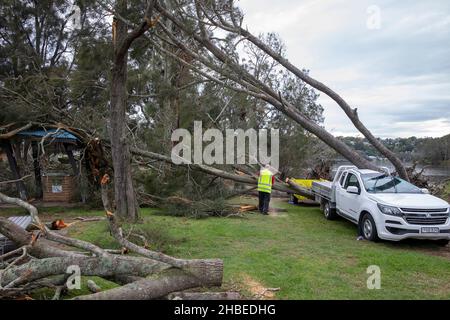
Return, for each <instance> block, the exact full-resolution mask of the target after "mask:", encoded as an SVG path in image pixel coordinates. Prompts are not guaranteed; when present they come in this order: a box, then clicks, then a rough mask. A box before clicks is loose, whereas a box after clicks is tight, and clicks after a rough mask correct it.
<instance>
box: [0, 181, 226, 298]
mask: <svg viewBox="0 0 450 320" xmlns="http://www.w3.org/2000/svg"><path fill="white" fill-rule="evenodd" d="M102 182H103V184H102V186H103V190H105V189H106V185H107V180H106V178H105V177H104V178H103V179H102ZM0 200H2V201H3V202H5V203H10V204H16V205H19V206H21V207H23V208H25V209H26V210H28V212H29V213H30V215H31V216H32V217H33V221H34V224H35V225H36V227H37V230H36V231H34V232H27V231H25V230H23V229H21V228H20V227H18V226H17V225H15V224H14V223H12V222H10V221H8V220H7V219H5V218H1V217H0V233H2V234H3V235H5V236H6V237H8V238H9V239H11V240H13V241H14V242H15V243H16V244H17V245H18V246H19V249H18V250H16V252H13V253H9V254H5V255H3V256H0V263H1V264H0V298H12V297H18V296H23V295H25V294H27V293H29V292H31V291H32V290H35V289H36V288H41V287H54V286H55V285H56V284H55V282H51V281H50V282H49V281H44V280H48V279H49V278H50V277H54V276H64V275H66V274H67V270H68V268H69V267H70V266H74V265H75V266H77V267H78V268H79V270H80V273H81V275H83V276H94V275H95V276H99V277H103V278H106V279H116V278H118V279H122V283H125V284H124V285H123V286H121V287H118V288H115V289H110V290H106V291H102V292H96V293H93V294H90V295H87V296H83V297H80V299H156V298H162V297H164V296H167V295H168V294H169V293H171V292H178V291H182V290H185V289H189V288H195V287H214V286H220V285H221V284H222V276H223V262H222V260H220V259H179V258H174V257H171V256H168V255H164V254H162V253H159V252H155V251H151V250H148V249H146V248H142V247H139V246H138V245H136V244H134V243H132V242H131V241H129V240H127V239H126V238H125V237H124V236H123V233H122V230H121V227H120V226H119V225H118V224H117V222H116V220H115V216H114V214H113V213H112V212H111V211H109V210H107V218H108V221H109V225H110V227H111V234H112V235H113V236H114V237H115V238H116V239H117V240H118V242H119V243H120V244H121V245H123V246H124V247H126V248H127V249H129V250H130V251H132V252H134V253H135V254H137V256H127V255H125V254H113V253H111V252H110V251H109V250H105V249H103V248H100V247H98V246H96V245H94V244H92V243H89V242H86V241H83V240H78V239H73V238H70V237H66V236H63V235H61V234H59V233H57V232H54V231H51V230H49V229H48V228H47V227H46V226H45V224H43V223H42V222H41V221H40V219H39V216H38V210H37V209H36V208H35V207H34V206H32V205H30V204H29V203H27V202H25V201H23V200H20V199H17V198H11V197H8V196H6V195H4V194H2V193H0ZM106 205H107V204H106ZM61 244H63V245H64V248H61ZM74 248H76V249H82V250H84V252H82V253H80V252H78V251H74ZM122 252H123V253H125V252H126V250H123V251H122ZM15 253H21V254H20V256H19V257H17V254H15ZM149 277H150V278H149ZM60 279H63V278H60ZM118 282H119V281H118ZM57 284H58V283H57ZM59 284H60V283H59ZM59 294H60V292H59ZM59 294H58V295H59ZM55 296H56V295H55Z"/></svg>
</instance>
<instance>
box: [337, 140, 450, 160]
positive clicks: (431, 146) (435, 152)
mask: <svg viewBox="0 0 450 320" xmlns="http://www.w3.org/2000/svg"><path fill="white" fill-rule="evenodd" d="M340 139H341V140H342V141H344V142H345V143H346V144H347V145H349V146H351V147H353V148H354V149H355V150H357V151H359V152H361V153H363V154H364V155H366V156H367V157H379V156H380V155H379V153H377V151H376V150H375V148H374V147H373V146H372V145H371V144H370V143H368V141H367V140H366V139H365V138H361V137H340ZM380 141H381V142H382V143H383V144H384V145H385V146H386V147H388V148H389V149H390V150H393V151H394V152H395V153H396V154H397V155H398V156H399V157H400V158H401V159H402V161H404V162H415V161H417V162H419V163H421V164H432V165H439V164H448V163H450V134H448V135H445V136H443V137H440V138H417V137H409V138H387V139H380Z"/></svg>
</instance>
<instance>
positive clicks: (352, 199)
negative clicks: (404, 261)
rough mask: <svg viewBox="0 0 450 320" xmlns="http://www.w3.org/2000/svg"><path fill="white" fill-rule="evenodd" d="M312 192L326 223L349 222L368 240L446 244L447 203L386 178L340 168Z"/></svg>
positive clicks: (448, 229)
mask: <svg viewBox="0 0 450 320" xmlns="http://www.w3.org/2000/svg"><path fill="white" fill-rule="evenodd" d="M312 190H313V192H314V195H315V198H316V201H317V202H318V203H320V205H321V208H322V210H323V212H324V215H325V218H327V219H329V220H332V219H334V218H336V217H337V215H339V216H342V217H343V218H345V219H348V220H350V221H351V222H353V223H355V224H357V225H358V227H359V228H360V232H361V235H362V236H364V238H366V239H367V240H371V241H376V240H378V239H385V240H393V241H398V240H402V239H406V238H417V239H431V240H437V241H438V242H439V243H441V244H443V245H446V244H448V242H449V240H450V219H449V207H450V206H449V204H448V203H447V202H446V201H444V200H442V199H439V198H437V197H434V196H432V195H430V194H429V192H428V190H426V189H420V188H418V187H416V186H414V185H413V184H411V183H409V182H407V181H405V180H402V179H400V178H398V177H394V176H392V175H390V174H389V173H384V172H377V171H373V170H366V169H358V168H356V167H354V166H341V167H339V168H338V170H337V172H336V175H335V176H334V179H333V181H321V182H319V181H315V182H313V184H312Z"/></svg>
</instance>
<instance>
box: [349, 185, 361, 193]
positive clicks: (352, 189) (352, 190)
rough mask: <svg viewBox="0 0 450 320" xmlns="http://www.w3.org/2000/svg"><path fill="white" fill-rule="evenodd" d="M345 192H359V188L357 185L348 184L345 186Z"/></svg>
mask: <svg viewBox="0 0 450 320" xmlns="http://www.w3.org/2000/svg"><path fill="white" fill-rule="evenodd" d="M347 192H348V193H352V194H359V189H358V187H354V186H350V187H347Z"/></svg>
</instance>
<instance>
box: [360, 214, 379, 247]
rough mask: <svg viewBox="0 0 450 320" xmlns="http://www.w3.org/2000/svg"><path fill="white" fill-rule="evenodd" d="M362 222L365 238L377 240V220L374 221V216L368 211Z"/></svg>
mask: <svg viewBox="0 0 450 320" xmlns="http://www.w3.org/2000/svg"><path fill="white" fill-rule="evenodd" d="M360 223H361V224H362V226H361V228H362V233H363V236H364V238H366V239H367V240H370V241H377V240H378V232H377V226H376V225H375V221H373V218H372V216H371V215H370V214H368V213H366V214H365V215H364V217H363V218H362V221H361V222H360Z"/></svg>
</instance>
